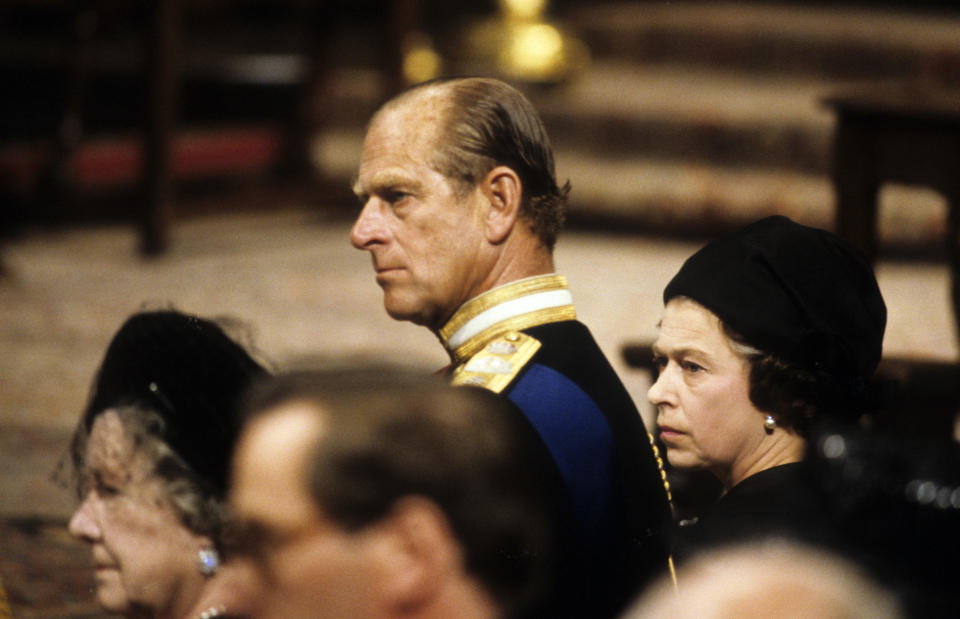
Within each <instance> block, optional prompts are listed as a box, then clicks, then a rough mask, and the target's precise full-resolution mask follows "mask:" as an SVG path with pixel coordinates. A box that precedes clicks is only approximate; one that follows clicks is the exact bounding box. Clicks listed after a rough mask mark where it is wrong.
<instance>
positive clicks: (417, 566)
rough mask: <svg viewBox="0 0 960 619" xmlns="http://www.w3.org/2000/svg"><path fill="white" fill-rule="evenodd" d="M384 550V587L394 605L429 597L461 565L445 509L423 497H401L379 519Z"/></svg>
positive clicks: (405, 605)
mask: <svg viewBox="0 0 960 619" xmlns="http://www.w3.org/2000/svg"><path fill="white" fill-rule="evenodd" d="M377 528H378V532H377V534H378V535H379V536H381V539H380V543H381V544H382V547H381V550H382V552H383V553H384V556H383V558H384V561H383V569H384V571H385V576H386V577H385V578H384V581H383V587H382V589H381V593H383V595H384V596H385V597H386V601H387V603H388V604H390V605H391V606H393V607H394V608H396V609H404V610H409V609H415V608H420V607H422V606H423V605H425V604H427V603H429V602H430V600H431V598H433V597H434V596H436V595H437V594H438V593H439V591H440V589H441V588H442V587H443V586H444V581H445V580H446V579H449V578H450V577H451V575H454V574H455V573H456V572H457V571H460V570H462V569H463V568H462V555H461V550H460V546H459V543H458V541H457V539H456V536H455V535H454V533H453V530H452V529H451V527H450V523H449V521H448V520H447V517H446V516H445V515H444V513H443V511H442V510H441V509H440V508H439V507H438V506H437V505H436V504H435V503H433V502H432V501H430V500H428V499H425V498H421V497H406V498H403V499H400V500H399V501H398V502H397V503H396V504H395V505H394V506H393V508H392V510H391V512H390V514H389V515H388V516H387V517H386V518H385V519H384V520H383V521H382V522H381V523H379V524H378V525H377Z"/></svg>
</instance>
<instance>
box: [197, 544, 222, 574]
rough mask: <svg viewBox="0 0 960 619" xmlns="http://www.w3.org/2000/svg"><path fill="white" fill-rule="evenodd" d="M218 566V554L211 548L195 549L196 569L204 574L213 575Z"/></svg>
mask: <svg viewBox="0 0 960 619" xmlns="http://www.w3.org/2000/svg"><path fill="white" fill-rule="evenodd" d="M219 567H220V555H219V554H218V553H217V551H216V550H215V549H213V548H204V549H202V550H199V551H197V569H198V570H200V573H201V574H203V575H204V576H213V575H214V574H216V573H217V568H219Z"/></svg>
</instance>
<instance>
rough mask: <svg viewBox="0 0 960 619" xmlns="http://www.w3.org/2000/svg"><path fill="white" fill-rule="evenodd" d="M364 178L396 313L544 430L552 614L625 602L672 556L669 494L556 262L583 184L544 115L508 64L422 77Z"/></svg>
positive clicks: (454, 368) (377, 137) (388, 108)
mask: <svg viewBox="0 0 960 619" xmlns="http://www.w3.org/2000/svg"><path fill="white" fill-rule="evenodd" d="M354 190H355V192H356V194H357V196H358V197H359V198H360V201H361V202H362V204H363V206H362V210H361V212H360V214H359V216H358V218H357V220H356V223H355V224H354V226H353V230H352V232H351V237H350V238H351V242H352V243H353V245H354V246H355V247H356V248H358V249H363V250H366V251H369V252H370V254H371V257H372V259H373V267H374V270H375V272H376V281H377V283H378V284H379V285H380V287H381V288H382V289H383V293H384V305H385V307H386V310H387V313H388V314H390V316H392V317H393V318H395V319H397V320H409V321H411V322H413V323H416V324H419V325H423V326H425V327H427V328H429V329H430V330H431V331H433V332H434V333H435V334H436V335H437V337H438V338H439V339H440V341H441V342H442V344H443V345H444V347H445V348H446V349H447V352H448V353H449V355H450V359H451V362H452V363H451V366H450V368H449V369H448V371H449V373H450V376H451V381H452V382H453V383H454V384H463V385H478V386H482V387H485V388H487V389H489V390H491V391H494V392H496V393H499V394H501V395H502V396H503V397H504V398H505V399H507V400H509V401H510V402H511V403H512V404H513V406H515V408H516V410H517V411H518V413H519V414H520V415H522V418H523V419H524V420H525V423H527V424H529V425H530V427H531V428H532V429H533V430H534V431H535V432H536V434H537V436H538V437H539V441H540V445H541V448H542V454H543V459H544V461H545V462H547V464H548V466H547V467H546V470H548V471H549V473H548V475H547V476H546V477H545V479H544V483H545V484H548V485H550V487H552V488H553V489H554V490H555V501H554V512H555V517H556V518H557V521H558V526H560V527H561V528H562V529H563V530H565V531H566V536H565V538H566V543H565V544H564V550H565V553H566V556H565V558H564V560H563V562H562V570H563V574H564V578H563V581H562V582H563V583H564V584H563V585H561V586H559V587H558V589H557V592H556V593H557V595H556V597H555V603H556V605H557V606H556V608H554V609H553V610H552V611H551V616H564V615H566V616H576V617H593V618H602V617H612V616H616V615H617V614H618V613H619V612H620V611H621V610H622V609H623V608H624V606H625V604H626V603H627V601H628V600H629V599H630V598H631V596H632V595H633V594H635V593H636V591H637V590H638V589H639V588H641V587H642V586H643V585H645V584H646V583H647V582H648V581H649V580H650V579H651V577H653V576H655V575H658V574H660V573H662V572H663V571H665V570H666V569H668V567H667V566H668V561H669V552H668V548H667V543H666V540H665V533H666V530H667V526H668V521H669V505H668V500H667V495H666V491H665V488H664V485H663V481H662V479H661V474H660V471H659V469H658V466H657V462H656V459H655V456H654V453H653V450H652V448H651V446H650V442H649V438H648V434H647V432H646V430H645V428H644V426H643V421H642V419H641V418H640V416H639V415H638V413H637V409H636V407H635V405H634V403H633V401H632V400H631V398H630V396H629V394H628V393H627V391H626V389H625V388H624V386H623V384H622V383H621V381H620V380H619V378H618V377H617V376H616V374H615V372H614V370H613V369H612V367H611V366H610V364H609V362H608V361H607V359H606V358H605V357H604V355H603V353H602V352H601V350H600V348H599V347H598V345H597V343H596V342H595V341H594V339H593V337H592V335H591V334H590V332H589V331H588V330H587V328H586V327H585V326H584V325H583V324H581V323H580V322H578V321H577V319H576V312H575V310H574V306H573V304H572V298H571V295H570V292H569V291H568V289H567V284H566V280H565V279H564V277H563V276H562V275H559V274H557V273H556V272H555V269H554V264H553V247H554V244H555V242H556V238H557V234H558V232H559V230H560V228H561V225H562V223H563V219H564V214H565V210H566V202H567V194H568V192H569V183H567V184H566V185H565V186H559V185H558V183H557V180H556V177H555V172H554V162H553V154H552V151H551V147H550V143H549V139H548V137H547V134H546V131H545V129H544V126H543V123H542V121H541V120H540V118H539V116H538V114H537V113H536V111H535V110H534V109H533V106H532V105H531V104H530V102H529V101H528V100H527V99H526V98H525V97H524V96H523V95H522V94H521V93H520V92H518V91H517V90H516V89H515V88H513V87H511V86H509V85H507V84H505V83H503V82H501V81H498V80H494V79H486V78H457V79H443V80H438V81H432V82H427V83H424V84H420V85H418V86H415V87H413V88H412V89H410V90H407V91H405V92H403V93H401V94H399V95H398V96H397V97H395V98H394V99H392V100H391V101H388V102H387V103H386V104H385V105H384V106H383V107H381V108H380V109H379V110H378V111H377V112H376V114H375V115H374V117H373V119H372V120H371V122H370V125H369V127H368V129H367V134H366V136H365V139H364V143H363V154H362V159H361V162H360V169H359V174H358V177H357V180H356V183H355V187H354Z"/></svg>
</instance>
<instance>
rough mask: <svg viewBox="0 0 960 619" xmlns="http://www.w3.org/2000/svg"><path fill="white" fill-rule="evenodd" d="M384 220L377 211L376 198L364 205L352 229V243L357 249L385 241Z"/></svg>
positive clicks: (367, 247)
mask: <svg viewBox="0 0 960 619" xmlns="http://www.w3.org/2000/svg"><path fill="white" fill-rule="evenodd" d="M382 224H383V222H382V221H381V218H380V216H379V214H378V212H377V205H376V198H370V199H369V200H367V201H366V203H365V204H364V205H363V208H362V209H361V210H360V214H359V215H358V216H357V220H356V221H355V222H353V228H351V229H350V243H351V244H352V245H353V246H354V247H356V248H357V249H369V248H370V245H372V244H374V243H377V242H380V243H382V242H383V241H384V232H383V225H382Z"/></svg>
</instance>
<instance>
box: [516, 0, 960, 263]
mask: <svg viewBox="0 0 960 619" xmlns="http://www.w3.org/2000/svg"><path fill="white" fill-rule="evenodd" d="M562 17H563V21H564V23H566V24H569V26H570V28H571V29H574V31H575V32H577V33H578V34H579V36H580V37H581V38H582V39H583V40H584V41H585V42H586V43H587V45H588V47H589V49H590V50H591V54H592V58H593V63H592V65H591V67H590V68H589V69H588V70H587V71H584V72H583V73H582V74H580V75H577V76H576V77H575V78H574V79H572V80H571V81H570V82H569V83H568V84H566V85H564V86H563V88H561V89H559V90H558V92H556V93H551V94H549V95H546V96H542V97H537V96H534V98H535V99H536V101H537V104H538V105H539V106H540V108H541V109H542V110H543V113H544V116H545V118H546V121H547V123H548V125H549V126H550V128H551V129H552V131H553V134H554V136H555V142H556V147H557V151H558V153H559V155H558V158H559V165H560V167H561V169H562V171H563V172H564V173H566V174H567V175H569V176H570V177H571V178H572V180H573V184H574V194H573V195H574V210H575V216H576V217H577V218H587V217H598V218H602V219H605V220H611V221H614V222H620V223H621V224H622V225H627V224H633V225H640V226H651V227H657V228H664V227H666V228H670V229H676V230H683V231H714V230H716V229H717V228H724V227H729V226H732V225H738V224H740V223H743V222H745V221H748V220H751V219H754V218H756V217H758V216H762V215H765V214H770V213H782V214H786V215H789V216H792V217H794V218H796V219H798V220H801V221H804V222H807V223H810V224H813V225H820V226H824V227H830V226H832V225H833V203H834V198H833V191H832V187H831V184H830V182H829V170H830V154H831V140H832V132H833V122H834V120H833V115H832V112H831V110H830V109H828V108H827V107H825V106H824V105H823V104H822V103H821V99H822V98H823V97H824V96H826V95H828V94H830V93H832V92H835V91H837V90H838V89H842V88H846V87H849V86H851V85H854V84H859V83H864V82H875V81H888V80H910V81H917V82H925V83H929V82H934V83H939V84H944V85H948V86H958V85H960V13H956V12H955V13H953V14H950V13H945V12H942V11H941V12H939V13H934V12H929V11H927V12H920V11H914V12H907V11H905V10H903V9H901V10H898V11H895V10H891V9H886V10H879V9H867V8H850V7H842V6H841V7H839V8H838V7H836V6H835V5H827V6H809V5H797V4H788V3H748V2H644V3H640V2H630V3H624V2H619V3H610V4H607V5H603V6H591V7H589V8H587V7H586V6H583V7H577V8H574V9H571V10H570V11H568V12H567V13H565V14H564V15H563V16H562ZM945 215H946V208H945V203H944V201H943V199H942V198H941V197H940V196H939V195H936V194H934V193H932V192H930V191H928V190H925V189H923V188H908V187H897V186H889V187H886V188H885V189H884V190H883V191H882V193H881V209H880V235H881V240H882V242H884V243H886V244H887V245H888V246H889V245H900V246H908V247H909V246H914V247H916V246H924V245H925V246H927V247H929V242H930V241H931V240H934V239H937V240H938V239H939V238H941V236H942V234H943V230H944V227H945Z"/></svg>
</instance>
